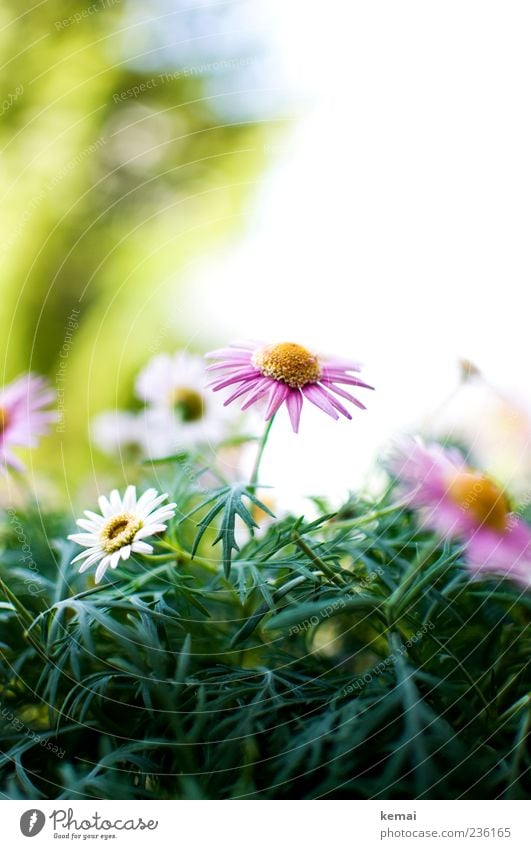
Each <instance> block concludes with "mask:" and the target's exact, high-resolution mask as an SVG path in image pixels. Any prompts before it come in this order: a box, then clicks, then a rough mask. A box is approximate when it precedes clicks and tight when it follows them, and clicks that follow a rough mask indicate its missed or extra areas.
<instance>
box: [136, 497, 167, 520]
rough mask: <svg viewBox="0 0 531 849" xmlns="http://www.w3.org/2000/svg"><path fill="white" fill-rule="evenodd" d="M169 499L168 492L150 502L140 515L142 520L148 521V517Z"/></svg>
mask: <svg viewBox="0 0 531 849" xmlns="http://www.w3.org/2000/svg"><path fill="white" fill-rule="evenodd" d="M167 497H168V494H167V493H166V492H163V493H162V495H159V496H158V498H154V499H153V500H152V501H151V502H150V504H148V505H146V507H144V509H143V510H142V512H141V513H140V514H139V516H140V518H141V519H147V517H148V516H149V515H150V513H151V512H152V511H154V510H155V508H156V507H158V506H159V504H162V502H163V501H165V500H166V498H167ZM137 510H138V507H137Z"/></svg>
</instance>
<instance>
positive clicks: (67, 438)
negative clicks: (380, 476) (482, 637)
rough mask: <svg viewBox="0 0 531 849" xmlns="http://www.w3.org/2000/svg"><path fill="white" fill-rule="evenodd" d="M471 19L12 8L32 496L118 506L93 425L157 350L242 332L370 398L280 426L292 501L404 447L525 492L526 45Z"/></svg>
mask: <svg viewBox="0 0 531 849" xmlns="http://www.w3.org/2000/svg"><path fill="white" fill-rule="evenodd" d="M481 8H482V11H481V14H480V15H478V12H477V9H478V7H477V5H476V4H467V3H463V2H462V0H460V1H459V2H452V0H448V2H447V3H445V4H443V5H441V6H437V4H436V5H434V4H426V3H424V2H403V3H399V4H397V3H391V2H382V3H378V4H368V3H353V4H346V3H345V2H341V0H330V2H328V3H326V4H322V3H321V4H317V3H316V4H312V3H306V2H303V0H287V2H281V0H230V2H201V0H150V2H149V3H145V2H140V0H94V1H93V2H91V0H64V2H63V1H62V0H45V1H44V2H34V1H33V0H28V2H24V3H22V2H20V0H1V2H0V44H1V48H2V49H1V56H2V63H1V70H0V80H1V86H2V104H1V108H0V112H1V115H0V120H1V129H0V147H1V151H2V156H1V160H0V161H1V166H0V167H1V169H2V181H1V186H2V188H1V191H2V203H1V204H0V237H1V244H0V253H1V256H2V274H1V277H0V287H1V304H2V308H1V311H0V333H1V338H2V343H3V344H2V349H1V350H2V363H1V365H2V374H1V381H2V382H7V381H8V380H10V379H12V378H13V377H15V376H16V375H17V374H18V373H20V372H21V371H24V370H27V369H32V370H35V371H39V372H42V373H45V374H47V375H48V376H49V378H50V380H51V382H52V384H54V386H55V387H56V389H57V390H58V392H59V394H60V401H61V406H62V407H63V418H62V423H63V425H64V427H61V428H58V429H57V430H56V432H55V433H54V434H53V435H52V436H51V437H49V438H48V439H47V440H45V441H44V442H43V445H42V447H41V448H39V450H38V452H35V453H34V454H33V455H32V459H31V472H32V479H33V483H34V484H35V485H39V482H40V479H41V477H43V476H46V478H47V479H49V478H50V477H52V478H54V480H55V493H56V495H57V494H58V497H61V496H62V495H64V493H65V492H66V493H68V496H69V497H70V498H73V497H74V494H75V492H77V491H79V490H83V489H85V490H86V489H89V490H90V489H91V488H94V489H97V488H99V487H100V486H102V481H107V480H112V481H113V482H114V483H116V484H120V483H121V481H120V479H119V478H120V475H123V474H124V469H123V466H122V464H121V463H120V461H119V459H118V458H117V459H116V462H114V461H113V459H112V458H111V459H109V458H108V457H105V456H104V455H102V454H100V453H98V451H97V450H95V449H94V447H93V445H91V443H90V439H89V422H90V420H91V417H92V416H93V415H94V414H96V413H97V412H99V411H101V410H105V409H117V408H121V407H126V406H133V405H134V403H135V401H134V395H133V385H134V377H135V374H136V373H137V372H138V370H139V368H140V367H141V366H142V365H143V364H144V363H145V362H146V361H147V360H148V359H149V358H150V357H151V356H153V355H154V354H156V353H159V352H162V351H173V350H175V349H177V348H181V347H184V348H187V349H188V350H190V351H197V352H202V351H204V350H207V349H208V348H210V347H213V346H215V345H217V344H220V343H221V344H223V343H225V342H226V341H228V340H230V339H232V338H240V337H246V338H249V337H250V338H258V339H265V340H267V341H285V340H289V341H298V342H301V343H303V344H307V345H309V346H311V347H315V348H316V349H318V350H323V351H325V352H326V351H330V352H332V353H337V354H340V355H345V356H350V357H353V358H355V359H359V360H362V361H363V362H364V363H365V374H366V377H367V379H368V380H369V381H370V382H373V383H374V384H375V385H376V387H377V391H376V392H375V393H373V394H372V395H371V396H370V397H369V399H368V406H369V410H368V411H367V412H366V413H360V414H359V415H357V416H355V419H354V423H348V422H338V423H333V422H332V421H331V420H330V421H328V420H326V419H325V417H323V416H322V415H320V414H319V413H318V412H317V411H312V410H309V411H307V416H306V418H305V420H304V423H303V428H302V433H301V435H300V436H299V437H295V436H293V435H292V434H291V433H290V430H289V427H288V425H287V422H286V421H285V420H284V417H281V418H280V419H279V421H278V426H276V428H275V432H274V434H273V437H272V444H271V450H270V452H269V455H268V457H267V458H266V465H265V467H264V475H265V477H266V478H267V479H269V482H274V483H275V484H276V485H277V486H278V487H279V490H281V491H284V492H285V493H286V494H287V495H288V496H293V497H295V495H297V496H298V495H299V494H300V493H307V492H310V491H313V492H316V491H317V492H322V491H331V492H333V493H337V494H338V496H339V495H340V494H342V493H344V492H346V490H348V489H349V488H351V487H354V486H356V485H358V484H359V482H360V481H361V480H363V479H364V478H365V475H366V472H367V469H368V468H369V467H370V465H371V463H372V462H373V458H374V455H375V453H376V451H377V450H378V449H379V448H380V446H382V445H385V444H386V441H387V440H388V439H389V437H390V436H391V435H392V434H393V433H396V432H397V431H399V430H402V429H404V428H405V429H412V428H418V427H421V428H423V429H424V430H426V431H432V432H439V431H444V432H446V433H450V434H452V435H456V436H459V437H461V436H462V433H463V432H465V434H466V436H467V439H468V440H469V441H470V443H471V444H472V445H473V446H474V447H475V448H476V449H477V450H478V453H479V454H480V455H481V459H482V462H484V463H485V464H486V465H487V466H489V467H490V468H491V470H492V471H493V472H494V473H495V474H496V475H497V476H498V477H501V478H504V479H506V480H508V481H510V482H511V485H513V486H514V487H515V488H519V489H520V490H521V491H522V492H525V491H526V487H528V486H529V478H530V468H529V467H530V460H529V451H528V446H529V433H530V427H529V413H528V400H529V394H530V387H529V379H528V371H529V344H528V339H529V329H528V328H529V311H528V308H527V303H526V301H527V298H528V291H529V280H530V271H531V268H530V266H531V256H530V253H529V248H528V233H529V227H530V223H531V222H530V217H531V213H530V206H529V197H531V164H530V158H529V150H530V149H531V128H530V121H529V115H528V109H527V105H526V104H527V103H528V100H529V80H530V79H531V67H530V65H531V57H530V54H529V50H528V43H529V35H530V34H529V31H528V30H527V29H526V27H525V26H522V19H521V18H520V16H519V11H518V4H516V5H515V6H514V7H513V6H511V7H510V8H508V7H507V6H505V7H502V6H501V4H499V3H490V2H486V3H484V4H483V5H482V7H481ZM419 32H422V34H423V38H422V40H419V36H418V34H419ZM461 358H468V359H469V360H470V361H471V362H472V363H473V364H475V366H477V367H478V368H479V369H480V370H481V373H482V374H481V376H478V375H474V376H473V377H472V379H471V380H467V382H466V383H465V384H462V385H461V388H457V387H458V386H459V381H460V379H461V378H460V375H461V377H462V375H463V370H462V369H461V372H460V367H459V360H460V359H461ZM465 371H466V370H465ZM469 373H470V372H469V371H468V372H466V374H465V376H469ZM448 399H449V400H448ZM1 485H2V486H3V487H5V486H6V485H7V484H5V482H4V483H2V484H1Z"/></svg>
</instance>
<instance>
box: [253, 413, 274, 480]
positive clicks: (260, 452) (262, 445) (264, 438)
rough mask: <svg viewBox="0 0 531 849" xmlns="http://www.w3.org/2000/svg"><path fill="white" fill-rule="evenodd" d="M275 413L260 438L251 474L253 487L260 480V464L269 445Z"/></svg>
mask: <svg viewBox="0 0 531 849" xmlns="http://www.w3.org/2000/svg"><path fill="white" fill-rule="evenodd" d="M275 415H276V413H275V414H273V415H272V416H271V418H270V419H269V421H268V423H267V425H266V429H265V431H264V435H263V436H262V439H261V440H260V445H259V446H258V454H257V455H256V460H255V464H254V468H253V472H252V475H251V481H250V484H249V485H250V486H251V487H253V488H255V487H256V484H257V482H258V475H259V472H260V464H261V462H262V457H263V455H264V450H265V447H266V445H267V440H268V439H269V434H270V431H271V428H272V427H273V422H274V421H275Z"/></svg>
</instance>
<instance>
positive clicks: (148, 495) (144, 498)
mask: <svg viewBox="0 0 531 849" xmlns="http://www.w3.org/2000/svg"><path fill="white" fill-rule="evenodd" d="M156 497H157V490H156V489H146V491H145V492H144V493H143V494H142V495H141V496H140V498H139V499H138V501H137V502H136V511H135V512H136V513H137V515H138V516H141V514H142V511H143V510H145V508H146V506H147V505H148V504H149V510H151V509H152V506H151V502H152V501H154V500H155V499H156ZM149 510H148V512H149Z"/></svg>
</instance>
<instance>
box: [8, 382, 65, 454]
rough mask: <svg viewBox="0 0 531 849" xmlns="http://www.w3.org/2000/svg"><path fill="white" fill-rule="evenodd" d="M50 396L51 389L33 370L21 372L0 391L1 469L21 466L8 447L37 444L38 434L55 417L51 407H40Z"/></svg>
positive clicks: (45, 405)
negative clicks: (19, 375) (26, 372)
mask: <svg viewBox="0 0 531 849" xmlns="http://www.w3.org/2000/svg"><path fill="white" fill-rule="evenodd" d="M54 400H55V392H54V391H53V390H52V389H50V388H49V386H48V384H47V383H46V381H45V380H44V379H43V378H42V377H37V376H36V375H33V374H25V375H22V376H21V377H19V378H17V380H15V381H13V383H10V384H9V385H8V386H4V388H3V389H2V390H1V391H0V465H1V466H2V467H3V470H4V471H6V469H7V467H9V466H11V467H12V468H13V469H17V470H19V471H22V470H24V465H23V464H22V463H21V461H20V460H19V459H18V457H17V456H16V455H15V454H14V453H13V451H12V449H13V448H16V447H18V446H20V447H29V448H33V447H35V446H36V445H37V444H38V437H39V436H43V434H45V433H46V432H47V430H48V425H49V424H50V422H53V421H56V419H57V414H56V413H55V412H54V411H53V410H46V409H44V408H45V407H47V405H48V404H51V403H52V401H54Z"/></svg>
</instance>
